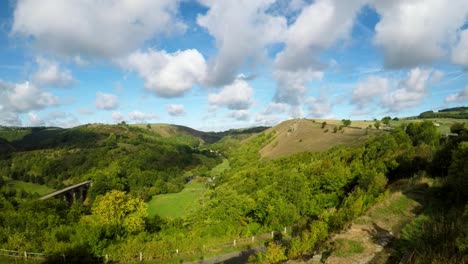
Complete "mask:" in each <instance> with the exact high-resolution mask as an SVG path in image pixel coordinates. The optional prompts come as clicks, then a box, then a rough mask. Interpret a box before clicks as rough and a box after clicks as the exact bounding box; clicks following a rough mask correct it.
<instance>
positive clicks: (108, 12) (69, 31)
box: [12, 0, 185, 57]
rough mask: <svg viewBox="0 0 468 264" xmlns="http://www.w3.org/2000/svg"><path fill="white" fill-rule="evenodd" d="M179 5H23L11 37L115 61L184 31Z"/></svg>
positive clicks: (49, 0)
mask: <svg viewBox="0 0 468 264" xmlns="http://www.w3.org/2000/svg"><path fill="white" fill-rule="evenodd" d="M178 4H179V1H177V0H158V1H153V0H140V1H134V0H123V1H114V0H101V1H89V0H68V1H63V0H42V1H36V0H19V1H16V7H15V10H14V17H13V26H12V33H13V34H18V35H21V36H24V37H26V38H28V39H29V38H32V40H33V41H34V44H35V45H36V46H37V47H38V48H40V49H41V50H47V51H50V52H53V53H55V54H59V55H63V56H67V57H75V56H77V55H78V56H85V57H87V56H91V57H94V56H98V57H115V56H120V55H123V54H126V53H128V52H131V51H132V50H135V49H137V48H138V47H140V46H141V45H142V44H143V43H144V42H145V41H147V40H149V39H151V38H153V37H155V36H156V35H158V34H161V33H171V32H176V31H181V30H184V29H185V26H184V25H183V24H181V22H179V21H177V20H176V18H175V16H176V13H177V8H178Z"/></svg>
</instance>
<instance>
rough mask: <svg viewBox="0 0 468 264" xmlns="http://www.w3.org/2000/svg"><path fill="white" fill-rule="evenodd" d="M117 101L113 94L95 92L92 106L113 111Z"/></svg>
mask: <svg viewBox="0 0 468 264" xmlns="http://www.w3.org/2000/svg"><path fill="white" fill-rule="evenodd" d="M117 101H118V98H117V96H116V95H114V94H109V93H102V92H97V93H96V101H95V102H94V105H95V106H96V108H98V109H104V110H113V109H116V108H117V107H118V102H117Z"/></svg>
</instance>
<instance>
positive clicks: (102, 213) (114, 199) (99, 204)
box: [92, 190, 147, 234]
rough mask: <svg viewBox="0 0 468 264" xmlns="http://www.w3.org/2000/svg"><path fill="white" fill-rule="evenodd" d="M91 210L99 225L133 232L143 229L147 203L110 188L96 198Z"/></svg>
mask: <svg viewBox="0 0 468 264" xmlns="http://www.w3.org/2000/svg"><path fill="white" fill-rule="evenodd" d="M92 212H93V215H94V216H95V217H96V222H97V223H98V224H99V225H102V226H107V227H111V228H115V229H117V230H121V229H123V230H125V231H127V232H128V233H130V234H134V233H139V232H141V231H143V230H144V227H145V219H146V217H147V205H146V204H145V202H144V201H143V200H142V199H140V198H134V197H131V196H130V195H127V194H126V193H125V192H122V191H117V190H112V191H110V192H108V193H106V194H105V195H104V196H99V197H98V198H97V199H96V202H95V203H94V205H93V208H92Z"/></svg>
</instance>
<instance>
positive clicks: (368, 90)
mask: <svg viewBox="0 0 468 264" xmlns="http://www.w3.org/2000/svg"><path fill="white" fill-rule="evenodd" d="M389 87H390V81H389V80H388V79H387V78H383V77H379V76H369V77H367V78H366V79H364V80H360V81H359V82H358V83H357V85H356V87H355V88H354V90H353V92H352V97H351V103H353V104H355V105H356V106H357V108H358V109H360V110H362V109H363V108H365V107H366V106H368V105H369V104H370V103H372V102H373V101H375V99H377V98H380V96H381V95H383V94H385V93H386V92H387V91H388V89H389Z"/></svg>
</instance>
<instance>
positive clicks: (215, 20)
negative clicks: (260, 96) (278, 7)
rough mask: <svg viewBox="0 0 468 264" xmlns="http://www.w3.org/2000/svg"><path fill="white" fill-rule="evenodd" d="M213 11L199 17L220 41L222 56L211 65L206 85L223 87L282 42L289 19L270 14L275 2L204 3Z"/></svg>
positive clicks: (211, 33)
mask: <svg viewBox="0 0 468 264" xmlns="http://www.w3.org/2000/svg"><path fill="white" fill-rule="evenodd" d="M201 2H202V3H203V4H204V5H206V6H208V7H209V10H208V12H207V13H206V14H205V15H201V16H199V17H198V19H197V21H198V24H199V25H200V26H202V27H204V28H206V29H207V30H208V32H209V34H210V35H212V36H213V37H214V38H215V40H216V47H217V48H218V53H217V55H216V57H215V58H214V59H213V60H212V61H210V63H209V70H208V74H207V77H206V80H205V83H207V84H209V85H212V86H222V85H226V84H229V83H231V82H232V81H233V80H234V79H235V78H236V75H237V74H238V72H237V71H238V70H239V68H240V67H242V66H243V65H244V64H245V63H246V62H247V60H248V59H253V60H254V61H255V60H257V59H258V58H259V57H261V56H263V55H264V51H265V47H266V46H267V45H269V44H272V43H277V42H279V41H281V40H282V38H283V34H284V32H285V30H286V27H287V25H286V19H285V18H284V17H280V16H273V15H271V14H268V13H267V10H268V8H269V7H270V6H271V5H272V4H273V3H274V2H275V1H273V0H249V1H232V0H218V1H201Z"/></svg>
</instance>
